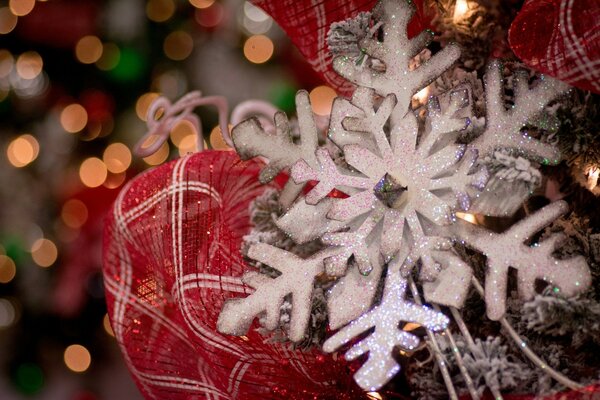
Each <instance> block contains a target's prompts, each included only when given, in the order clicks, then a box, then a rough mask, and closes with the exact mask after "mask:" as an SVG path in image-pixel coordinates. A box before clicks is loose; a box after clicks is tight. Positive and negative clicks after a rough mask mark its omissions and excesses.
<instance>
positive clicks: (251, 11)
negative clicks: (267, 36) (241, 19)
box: [244, 1, 271, 22]
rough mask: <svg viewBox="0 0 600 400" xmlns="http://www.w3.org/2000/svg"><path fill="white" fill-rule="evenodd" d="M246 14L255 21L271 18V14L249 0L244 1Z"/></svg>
mask: <svg viewBox="0 0 600 400" xmlns="http://www.w3.org/2000/svg"><path fill="white" fill-rule="evenodd" d="M244 15H245V16H246V17H248V18H250V19H251V20H252V21H255V22H264V21H266V20H268V19H270V18H271V17H269V14H267V13H266V12H264V11H263V10H261V9H260V8H259V7H257V6H255V5H254V4H252V3H250V2H249V1H246V2H245V3H244Z"/></svg>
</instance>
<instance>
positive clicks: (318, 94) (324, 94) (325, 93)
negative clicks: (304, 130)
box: [309, 86, 336, 115]
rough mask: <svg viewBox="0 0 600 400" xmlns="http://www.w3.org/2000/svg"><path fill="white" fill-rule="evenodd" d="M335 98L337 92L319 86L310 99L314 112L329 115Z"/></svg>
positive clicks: (312, 92) (311, 92) (312, 91)
mask: <svg viewBox="0 0 600 400" xmlns="http://www.w3.org/2000/svg"><path fill="white" fill-rule="evenodd" d="M335 96H336V93H335V90H333V89H332V88H330V87H329V86H317V87H316V88H314V89H313V90H311V91H310V94H309V97H310V104H311V105H312V109H313V112H314V113H315V114H317V115H329V114H330V113H331V106H332V105H333V99H335Z"/></svg>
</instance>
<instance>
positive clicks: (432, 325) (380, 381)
mask: <svg viewBox="0 0 600 400" xmlns="http://www.w3.org/2000/svg"><path fill="white" fill-rule="evenodd" d="M406 287H407V282H406V280H405V279H404V278H402V277H401V276H400V274H399V273H398V271H395V272H394V273H391V274H390V275H388V277H387V281H386V286H385V289H384V293H383V299H382V301H381V303H380V304H379V305H378V306H376V307H374V308H373V309H372V310H371V311H369V312H367V313H365V314H363V315H362V316H361V317H360V318H358V319H356V320H354V321H352V322H351V323H350V324H349V325H347V326H346V327H344V328H342V329H341V330H340V331H338V332H337V333H336V334H335V335H333V336H331V337H330V338H329V339H327V341H325V343H324V344H323V350H324V351H326V352H329V353H331V352H333V351H335V350H336V349H338V348H339V347H341V346H343V345H344V344H346V343H349V342H350V341H352V339H354V338H355V337H357V336H359V335H361V334H363V333H364V332H366V331H368V330H369V329H371V328H375V330H374V332H373V333H371V334H370V335H369V336H367V337H366V338H364V339H363V340H361V341H359V342H358V343H356V344H354V345H353V346H352V347H351V348H350V350H348V351H347V352H346V355H345V357H346V359H347V360H354V359H356V358H358V357H360V356H362V355H363V354H366V353H369V356H368V359H367V361H366V362H365V363H364V364H363V365H362V366H361V368H360V369H359V370H358V371H357V372H356V374H354V379H355V380H356V382H357V383H358V385H359V386H360V387H362V388H363V389H364V390H377V389H379V388H380V387H382V386H383V385H385V384H386V383H387V382H388V381H389V380H390V379H391V378H392V377H393V376H394V375H395V374H396V373H397V372H398V371H399V370H400V366H399V365H398V363H397V362H396V360H395V359H394V356H393V354H394V349H395V347H396V346H399V347H400V348H402V349H405V350H412V349H415V348H416V347H417V346H418V345H419V338H418V337H417V336H415V335H413V334H412V333H409V332H406V331H403V330H401V329H399V325H400V323H401V322H414V323H418V324H420V325H423V326H425V327H426V328H427V329H430V330H432V331H439V330H442V329H445V328H446V326H447V325H448V322H449V320H448V318H447V317H446V316H445V315H444V314H441V313H438V312H435V311H433V310H431V309H430V308H428V307H424V306H418V305H416V304H413V303H410V302H408V301H407V300H406V299H405V293H406Z"/></svg>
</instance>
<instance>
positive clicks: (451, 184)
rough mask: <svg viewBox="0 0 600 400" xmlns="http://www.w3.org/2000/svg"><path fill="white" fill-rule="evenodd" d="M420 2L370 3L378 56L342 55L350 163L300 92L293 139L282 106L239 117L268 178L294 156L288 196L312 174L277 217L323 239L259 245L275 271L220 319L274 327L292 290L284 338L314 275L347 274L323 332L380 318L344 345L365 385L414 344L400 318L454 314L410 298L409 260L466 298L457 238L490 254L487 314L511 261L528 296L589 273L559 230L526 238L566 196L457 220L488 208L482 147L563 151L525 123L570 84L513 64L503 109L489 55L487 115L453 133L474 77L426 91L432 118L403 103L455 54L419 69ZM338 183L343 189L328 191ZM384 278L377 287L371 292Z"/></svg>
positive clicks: (364, 43)
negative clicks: (499, 226)
mask: <svg viewBox="0 0 600 400" xmlns="http://www.w3.org/2000/svg"><path fill="white" fill-rule="evenodd" d="M413 12H414V10H413V8H412V6H411V5H409V4H408V2H403V1H394V0H383V1H382V2H381V3H380V4H379V5H378V6H377V7H376V9H375V10H374V12H373V16H374V17H375V18H377V19H378V23H379V24H380V25H381V26H382V29H383V35H382V36H380V37H382V38H383V41H379V40H377V39H376V38H371V37H370V36H366V37H365V38H364V39H362V40H361V42H360V45H361V48H362V49H363V50H364V52H365V53H366V54H367V55H368V57H370V59H371V60H378V63H360V62H359V63H357V60H356V59H354V58H352V57H348V56H340V57H338V58H336V59H335V60H334V68H335V69H336V71H337V72H338V73H339V74H341V75H342V76H344V77H345V78H347V79H348V80H349V81H351V82H353V83H355V84H356V85H358V88H357V89H356V91H355V93H354V95H353V97H352V99H351V100H346V99H343V98H337V99H336V100H335V101H334V104H333V108H332V114H331V118H330V128H329V133H328V140H330V141H331V142H333V143H334V144H335V145H337V146H338V147H339V148H340V149H341V150H342V151H343V160H342V162H340V161H339V160H336V161H334V159H333V158H332V156H331V155H330V153H329V152H328V150H327V149H326V146H322V147H319V146H318V137H317V130H316V128H315V123H314V119H313V117H312V112H311V106H310V103H309V99H308V95H307V94H306V92H302V91H301V92H299V93H298V95H297V97H296V106H297V111H298V115H299V117H298V120H299V129H300V140H299V143H295V142H294V141H293V140H292V137H291V135H290V129H289V125H288V123H287V117H285V115H284V114H277V115H276V117H275V125H276V127H277V133H276V135H274V136H272V135H269V134H268V133H267V132H265V130H264V129H263V128H262V127H261V125H260V123H259V122H258V120H257V119H250V120H247V121H245V122H242V123H240V124H239V125H237V126H236V127H234V129H233V132H232V135H233V141H234V144H235V147H236V150H237V151H238V153H239V154H240V155H241V156H242V157H243V158H251V157H255V156H263V157H265V158H266V159H268V164H267V165H266V167H265V168H264V170H263V173H262V174H261V179H262V180H263V181H268V180H270V179H272V178H273V177H274V176H275V174H276V173H278V172H279V171H281V170H282V169H286V168H289V171H290V175H291V177H292V179H293V182H292V183H289V184H288V185H287V189H286V190H287V191H288V198H289V197H290V196H291V197H296V196H298V195H299V194H300V193H301V190H302V188H303V187H304V185H305V184H306V183H307V182H309V181H316V182H317V184H316V186H315V187H314V188H313V189H312V190H310V191H309V192H308V193H307V194H306V195H300V196H299V197H298V198H297V199H296V201H295V202H294V203H293V204H292V205H291V206H290V207H289V209H287V211H286V213H285V214H284V215H283V216H282V217H281V218H280V219H279V220H278V221H277V224H278V226H279V227H280V228H282V229H284V230H285V231H286V232H288V233H289V235H290V237H291V238H292V239H293V240H294V241H295V242H297V243H304V242H308V241H311V240H314V239H316V238H320V239H321V241H322V242H323V243H324V244H325V245H326V248H325V249H324V250H322V251H320V252H318V253H316V254H314V255H312V256H311V257H309V258H307V259H306V260H303V259H300V258H298V257H297V256H295V255H293V254H291V253H288V252H286V251H284V250H281V249H277V248H275V247H273V246H270V245H266V244H257V245H254V246H252V247H251V248H250V251H249V256H250V257H251V258H253V259H255V260H257V261H260V262H262V263H265V264H267V265H269V266H271V267H272V268H274V269H276V270H277V271H279V272H280V273H281V275H279V276H277V277H275V278H273V277H268V276H262V275H259V274H257V273H255V272H251V273H249V274H248V275H247V276H246V277H245V281H246V282H247V283H248V284H249V285H250V286H252V287H254V288H255V289H256V292H254V293H253V294H251V295H249V296H248V297H246V298H245V299H236V300H230V301H229V302H227V303H226V304H225V307H224V309H223V311H222V313H221V315H220V318H219V322H218V329H219V331H221V332H223V333H229V334H235V335H242V334H244V333H245V332H246V330H247V329H248V327H249V326H250V323H251V322H252V321H253V319H254V318H255V317H256V316H258V315H260V314H263V313H266V321H267V328H270V329H274V328H276V327H277V325H278V321H279V313H280V305H281V304H282V302H283V301H284V298H289V296H290V295H291V302H292V311H291V323H290V329H289V337H290V339H291V340H293V341H299V340H302V338H303V337H304V333H305V332H306V328H307V324H308V321H309V316H310V304H311V301H310V298H311V293H312V291H313V288H314V285H315V279H317V278H318V277H319V276H320V275H323V274H326V275H327V276H329V277H336V278H339V279H338V280H337V282H336V283H335V284H334V286H333V287H332V289H331V290H330V291H329V293H328V313H329V321H330V327H331V328H332V329H338V328H341V329H340V330H339V331H338V332H337V333H336V334H335V335H334V336H332V337H331V338H329V339H328V340H327V341H326V342H325V345H324V350H325V351H328V352H331V351H335V350H336V349H337V348H339V347H340V346H341V345H343V344H345V343H348V342H349V341H350V340H351V339H353V338H355V337H356V336H359V335H361V334H363V333H364V332H366V331H368V330H369V329H371V328H374V331H373V332H372V333H371V334H370V335H369V336H368V337H367V338H365V339H363V340H361V341H360V342H358V343H356V344H355V345H354V347H352V349H351V350H349V351H348V353H346V357H347V358H350V359H353V358H356V357H358V356H360V355H362V354H365V353H369V357H368V360H367V361H366V362H365V364H364V365H363V367H362V368H361V369H360V370H359V371H358V372H357V374H356V375H355V378H356V380H357V382H358V384H359V385H360V386H361V387H362V388H364V389H365V390H376V389H377V388H379V387H381V386H382V385H384V384H385V383H386V382H387V381H388V380H389V379H391V377H392V376H393V375H394V374H395V373H396V372H397V371H398V370H399V366H398V364H397V363H396V362H395V361H394V358H393V355H392V354H393V348H394V347H395V346H396V345H400V346H401V347H404V348H406V349H411V348H414V347H415V346H416V345H417V344H418V338H417V337H416V336H414V335H413V334H409V333H407V332H404V331H402V330H401V329H400V326H401V324H400V323H401V322H413V323H418V324H420V325H423V326H425V327H426V328H427V329H429V330H431V331H439V330H441V329H445V328H446V326H447V324H448V319H447V318H446V317H445V316H444V315H443V314H441V313H438V312H435V311H433V310H432V309H429V308H427V307H425V306H417V305H415V304H413V303H411V302H410V301H409V300H408V299H407V298H406V294H405V290H406V280H407V279H408V276H409V274H411V272H412V271H413V270H415V269H418V281H419V282H420V284H421V286H422V289H423V292H424V295H425V299H426V300H427V301H428V302H431V303H436V304H440V305H449V306H454V307H460V306H462V303H463V302H464V299H465V296H466V293H467V291H468V288H469V285H470V283H471V277H472V271H471V267H470V266H469V265H468V264H467V263H465V262H464V261H463V260H462V259H461V258H460V257H459V256H458V255H457V253H456V252H455V251H454V250H453V245H454V242H455V241H456V240H460V241H461V242H462V243H464V244H465V245H466V246H469V247H471V248H473V249H475V250H478V251H480V252H482V253H483V254H484V255H486V256H487V257H488V271H487V279H486V303H487V307H488V315H489V316H490V318H492V319H499V318H500V317H502V315H503V313H504V303H505V298H506V290H505V287H506V276H507V270H508V268H509V267H513V268H516V269H518V271H519V285H520V287H519V289H520V293H521V294H522V296H523V297H525V298H529V297H531V296H532V295H533V293H534V292H533V287H534V281H535V280H536V279H542V280H546V281H547V282H549V283H551V284H552V285H554V286H556V287H558V288H560V289H561V290H563V291H564V292H565V293H566V294H567V295H571V294H575V293H578V292H581V291H582V290H584V289H585V288H586V287H587V286H589V284H590V274H589V270H588V268H587V265H586V264H585V262H584V261H583V260H582V259H581V258H575V259H569V260H555V259H554V258H553V257H552V252H553V251H554V245H555V244H556V242H557V238H551V239H550V240H548V241H544V242H542V243H540V244H539V245H537V247H529V246H528V245H526V244H525V241H526V240H528V239H529V238H530V237H531V235H532V234H534V233H535V232H537V231H539V230H540V229H542V228H543V227H544V226H545V225H548V224H549V223H550V222H551V221H552V220H554V219H556V218H558V216H560V215H561V214H563V213H564V212H566V207H565V205H564V204H562V203H555V204H552V205H550V206H548V207H546V208H544V209H542V210H540V211H539V212H538V213H536V214H534V215H532V216H530V217H528V218H527V219H525V220H523V221H521V222H519V223H518V224H517V225H515V226H514V227H513V228H511V229H510V230H509V231H507V232H505V233H502V234H499V233H493V232H490V231H488V230H486V229H484V228H481V227H474V226H469V225H468V224H466V223H462V222H457V218H456V217H455V211H466V210H470V209H472V208H474V209H476V210H477V212H479V213H482V214H486V204H485V203H484V204H478V203H477V197H478V193H480V191H481V190H487V189H486V188H485V184H486V181H487V179H488V174H487V171H486V169H485V168H483V167H482V164H479V163H478V160H479V159H482V158H483V157H485V156H487V155H490V154H493V153H494V151H496V150H497V149H509V150H510V151H512V152H514V153H515V154H520V155H522V156H523V157H526V158H528V159H531V160H535V161H542V162H546V163H555V162H557V161H558V159H559V154H558V152H557V150H556V148H554V147H553V146H551V145H549V144H545V143H542V142H540V141H538V140H536V139H534V138H531V137H527V136H525V135H524V134H523V133H521V129H522V128H523V126H524V125H525V124H526V123H527V121H528V120H529V119H530V118H532V117H534V116H536V115H537V114H538V113H539V112H540V111H541V110H542V109H543V108H544V107H545V105H546V104H547V103H548V102H550V101H551V100H553V99H554V98H556V97H557V96H558V95H559V94H561V93H562V92H563V91H565V90H566V87H565V86H564V85H563V84H560V83H559V82H556V81H553V80H551V79H549V78H544V79H542V80H540V82H538V84H537V86H535V87H534V88H532V89H530V88H529V86H528V82H527V80H526V79H525V77H524V76H523V75H518V76H517V78H516V80H515V82H516V83H515V105H514V106H513V107H512V108H511V109H509V110H506V108H505V106H504V103H503V102H502V100H501V99H502V93H501V91H502V85H501V79H502V78H501V72H500V71H501V68H500V64H499V63H497V62H494V63H492V64H491V65H490V70H489V71H488V74H487V75H486V78H485V84H486V85H485V90H486V110H487V111H486V112H487V115H486V127H485V129H484V131H483V133H482V134H481V135H479V136H478V137H476V138H475V139H474V140H473V141H472V142H470V143H468V144H458V143H457V138H458V136H459V135H460V134H461V132H463V131H464V130H465V129H469V121H470V120H469V118H467V117H468V116H469V115H470V112H471V104H470V103H471V95H470V92H469V89H468V88H465V87H459V88H456V89H454V90H451V91H450V92H448V93H445V94H443V95H441V96H439V97H432V98H430V99H429V102H428V104H427V107H426V111H427V118H426V122H425V124H424V125H423V124H419V121H418V118H417V116H416V114H415V112H414V111H413V110H411V109H410V108H409V107H410V104H411V98H412V96H413V95H414V94H415V93H416V92H417V91H419V90H420V89H422V88H424V87H426V86H427V85H428V84H429V83H430V82H431V81H432V80H434V79H436V78H437V77H438V76H440V75H441V74H442V73H443V72H444V71H445V70H447V69H448V68H449V67H450V66H451V65H452V64H453V63H454V62H455V61H456V60H457V59H458V57H459V55H460V51H459V49H458V48H457V47H455V46H447V47H445V48H444V49H443V50H441V51H440V52H438V53H437V54H435V55H434V56H433V57H431V58H430V59H429V60H428V61H427V62H425V63H424V64H422V65H420V66H419V67H417V68H416V69H411V68H410V65H411V59H412V58H413V57H414V56H415V55H417V54H418V53H419V52H420V51H421V50H422V49H423V47H424V46H425V45H427V43H428V42H429V40H430V39H431V34H430V33H427V32H424V33H422V34H420V35H418V36H416V37H415V38H413V39H408V37H407V34H406V27H407V24H408V22H409V20H410V18H411V16H412V14H413ZM375 37H377V35H375ZM357 57H360V55H359V56H357ZM382 65H383V68H382ZM289 188H292V189H289ZM334 189H335V190H338V191H340V192H343V193H345V194H346V195H347V196H348V197H347V198H343V199H339V198H331V197H328V194H330V193H331V192H332V190H334ZM487 194H488V195H489V193H487ZM492 194H493V193H492ZM488 197H489V196H488ZM284 206H287V204H284ZM488 215H489V214H488ZM511 251H512V253H511V254H509V253H510V252H511ZM354 266H356V268H354ZM382 280H383V282H382ZM382 283H383V288H384V289H383V293H382V294H381V298H377V297H378V296H376V295H377V293H378V290H377V289H378V287H380V286H381V284H382ZM286 296H288V297H286Z"/></svg>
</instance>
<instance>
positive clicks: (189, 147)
mask: <svg viewBox="0 0 600 400" xmlns="http://www.w3.org/2000/svg"><path fill="white" fill-rule="evenodd" d="M177 149H178V150H179V156H181V157H183V156H185V155H186V154H189V153H194V152H196V151H197V150H198V137H197V136H196V135H190V136H186V137H184V138H183V140H181V142H179V146H177Z"/></svg>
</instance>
